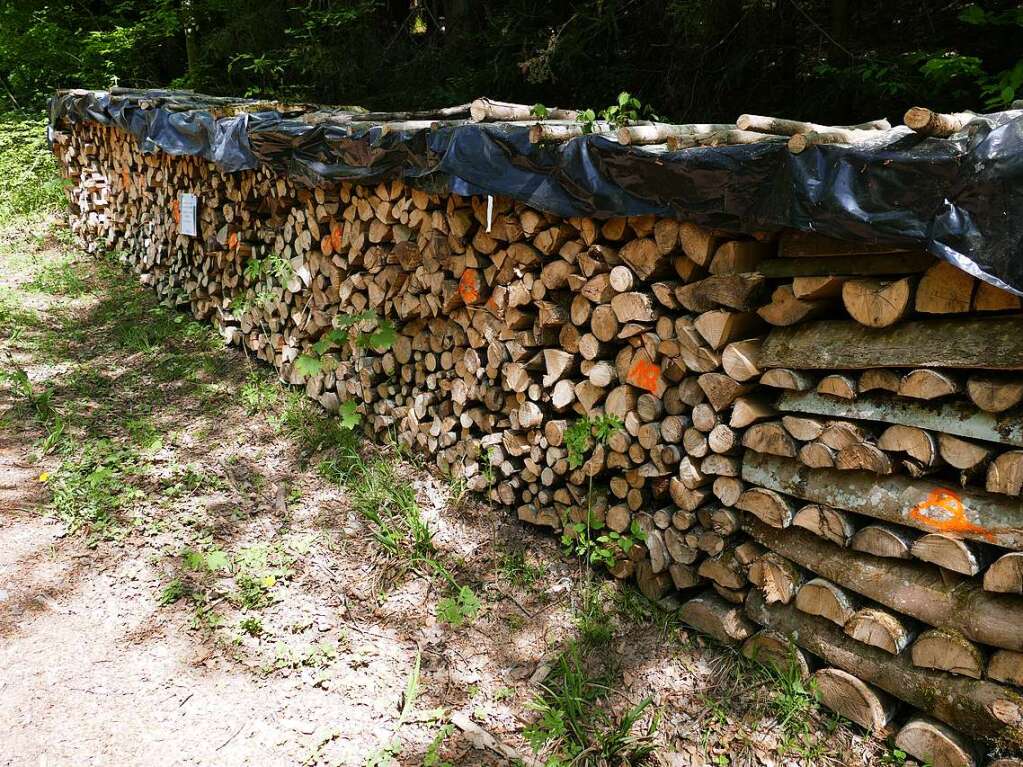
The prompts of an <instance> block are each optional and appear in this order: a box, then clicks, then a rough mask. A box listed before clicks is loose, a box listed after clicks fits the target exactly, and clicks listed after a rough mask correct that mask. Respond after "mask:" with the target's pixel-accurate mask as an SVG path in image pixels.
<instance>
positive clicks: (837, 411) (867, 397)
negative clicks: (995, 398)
mask: <svg viewBox="0 0 1023 767" xmlns="http://www.w3.org/2000/svg"><path fill="white" fill-rule="evenodd" d="M760 359H761V360H762V359H763V351H762V350H761V358H760ZM760 364H762V363H760ZM777 409H778V410H781V411H782V412H788V413H810V414H813V415H827V416H836V417H840V418H857V419H861V420H864V421H880V422H882V423H892V424H901V425H902V426H914V427H916V428H919V429H928V430H930V431H936V432H941V433H943V434H954V435H955V436H957V437H966V438H967V439H981V440H984V441H986V442H1000V443H1001V444H1003V445H1011V446H1013V447H1023V419H1020V417H1019V416H1018V415H1006V416H1001V415H996V414H994V413H986V412H984V411H982V410H977V409H976V408H974V407H971V406H970V405H968V404H966V403H963V402H958V401H956V400H947V401H941V400H934V401H930V402H928V401H911V400H904V399H896V398H894V397H886V396H883V395H875V394H861V395H860V396H859V397H857V398H856V399H855V400H852V401H839V400H835V399H832V398H829V397H823V396H821V395H820V394H818V393H817V392H814V391H807V392H784V393H783V394H782V395H781V397H780V398H779V399H778V404H777Z"/></svg>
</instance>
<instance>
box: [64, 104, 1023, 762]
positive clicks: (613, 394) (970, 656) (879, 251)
mask: <svg viewBox="0 0 1023 767" xmlns="http://www.w3.org/2000/svg"><path fill="white" fill-rule="evenodd" d="M485 106H487V108H488V109H497V108H498V107H495V106H494V103H493V102H489V105H485ZM507 106H514V105H504V106H503V107H500V108H501V109H503V108H505V107H507ZM520 111H521V110H520ZM509 114H510V115H511V118H512V119H528V118H525V117H523V116H522V114H520V112H515V113H514V114H512V113H511V112H509ZM568 119H571V118H568ZM765 121H767V122H765ZM907 122H908V121H907ZM789 123H791V121H783V120H774V119H773V118H758V117H756V116H748V115H746V116H743V118H740V120H739V121H738V123H737V125H738V127H737V128H736V130H752V131H758V130H759V131H769V132H770V133H771V135H779V134H781V135H790V136H796V135H804V134H805V133H806V132H807V131H810V132H814V131H815V129H816V128H821V127H822V126H813V125H812V124H808V123H799V124H791V125H790V124H789ZM632 127H634V128H635V130H634V131H633V132H634V133H635V134H636V135H635V136H631V135H630V136H628V138H629V140H635V141H636V142H643V141H647V140H653V139H654V138H656V137H660V139H659V140H664V139H665V138H670V137H671V136H672V135H675V136H676V137H677V136H679V135H682V134H683V133H685V131H682V130H679V131H676V132H675V133H674V134H672V133H671V132H670V131H665V130H663V129H661V128H659V127H657V126H656V124H655V125H653V126H632ZM644 127H649V128H650V130H640V128H644ZM676 127H678V126H676ZM884 127H886V124H885V125H882V124H881V123H880V122H875V123H870V124H866V125H863V126H853V127H851V128H843V129H842V130H845V131H851V132H853V133H857V132H867V131H874V132H876V131H877V130H878V129H882V128H884ZM724 129H728V126H724V127H722V126H701V128H700V130H705V131H721V130H724ZM797 129H798V130H797ZM834 130H837V129H834ZM690 132H691V131H690ZM832 132H833V130H832ZM816 133H818V134H820V135H823V136H827V135H828V132H827V131H823V130H822V131H816ZM662 134H665V135H662ZM832 139H834V136H832ZM820 140H822V141H824V140H830V139H826V138H825V139H820ZM836 140H837V139H836ZM56 151H57V153H58V156H59V157H60V159H61V161H62V162H63V164H64V168H65V170H66V173H67V176H68V177H69V178H70V179H72V181H73V185H72V186H71V187H70V188H69V190H68V194H69V197H70V200H71V203H72V208H71V210H72V215H71V225H72V228H73V230H74V232H75V233H76V234H77V235H78V236H79V237H80V238H82V240H83V241H84V242H85V243H87V244H88V245H89V246H90V247H91V248H98V247H100V246H103V247H107V248H109V249H112V250H114V251H117V252H120V253H121V254H122V257H123V259H124V260H125V261H126V262H127V263H128V264H129V265H130V266H131V267H132V268H133V269H135V270H136V271H137V272H138V273H139V274H140V278H141V280H142V281H143V283H145V284H147V285H150V286H151V287H152V288H153V289H154V290H156V291H157V292H158V293H159V295H161V296H162V297H163V298H165V299H167V300H168V301H171V302H174V303H176V304H178V305H181V306H183V307H185V306H187V307H188V309H189V310H190V311H191V312H192V313H193V314H195V316H197V317H199V318H203V319H207V320H209V321H211V322H212V323H214V324H215V325H216V326H217V327H218V328H219V330H220V332H221V333H222V334H223V336H224V338H225V340H226V341H227V342H228V343H232V344H237V345H240V346H242V347H243V348H244V349H245V350H246V351H247V352H249V353H252V354H254V355H255V356H257V357H258V358H260V359H262V360H265V361H266V362H267V363H269V364H271V365H273V366H274V367H275V369H277V370H278V371H279V372H280V375H281V377H282V378H283V379H284V380H286V381H288V382H290V383H293V384H301V385H304V386H305V388H306V392H307V394H308V395H309V396H310V397H313V398H315V399H316V400H317V401H318V402H319V403H321V404H322V405H323V406H324V407H325V408H327V409H328V410H332V411H336V410H338V409H339V408H341V407H343V406H345V405H346V404H347V403H355V404H356V406H357V410H358V412H359V413H360V414H361V416H362V424H363V427H364V428H365V429H366V430H367V431H368V432H369V433H371V434H373V435H374V436H375V437H376V438H378V439H390V438H393V439H396V440H397V441H398V442H399V443H400V444H401V445H403V446H405V447H407V448H410V449H414V450H416V451H418V452H420V453H423V454H426V455H428V456H431V458H432V460H433V461H435V462H436V464H437V466H438V467H439V468H440V470H441V471H443V472H445V473H446V474H449V475H450V476H452V477H454V478H458V479H462V480H464V481H465V482H466V484H467V486H468V487H469V488H471V489H474V490H477V491H480V492H484V493H486V494H487V495H488V496H489V498H490V499H491V500H492V501H494V502H495V503H497V504H500V505H501V506H504V507H508V508H509V509H514V510H515V513H516V514H517V516H518V518H519V519H522V520H525V521H528V522H530V523H533V524H539V525H545V526H548V527H550V528H553V529H555V530H559V531H564V532H566V533H567V534H568V535H569V536H570V537H571V536H578V535H583V534H585V535H589V534H592V535H594V536H596V535H597V534H599V533H593V532H590V533H583V532H580V530H579V528H580V527H585V525H586V523H587V520H589V524H590V526H591V527H596V528H599V529H600V530H601V531H602V533H607V532H610V531H613V532H615V533H619V534H622V535H632V536H633V537H635V538H637V539H642V541H643V543H642V545H637V546H633V547H631V548H629V549H628V550H618V551H616V552H615V554H616V556H615V558H614V563H613V565H612V566H611V567H610V570H611V572H612V573H613V574H614V575H615V576H616V577H620V578H628V577H635V579H636V580H637V582H638V584H639V587H640V588H641V589H642V591H643V592H644V593H645V594H646V595H647V596H649V597H651V598H653V599H660V598H661V597H664V596H665V595H667V594H668V593H669V592H671V591H673V590H678V591H682V592H685V593H684V596H683V601H684V604H683V605H682V608H681V612H682V617H683V618H684V620H686V621H687V622H688V623H690V624H691V625H693V626H695V627H696V628H698V629H700V630H702V631H704V632H706V633H708V634H709V635H711V636H713V637H715V638H716V639H718V640H719V641H722V642H726V643H732V644H740V643H741V644H742V650H743V652H744V653H746V654H747V655H749V656H751V657H756V658H758V659H759V660H761V661H765V662H771V663H776V664H780V665H785V666H790V665H792V664H795V669H796V672H797V673H800V674H801V675H802V676H804V677H809V676H811V675H812V676H813V678H814V679H815V680H816V686H817V689H818V690H819V693H820V696H821V698H822V700H823V702H824V703H825V704H826V705H828V706H829V707H831V708H832V709H834V710H835V711H837V712H838V713H840V714H842V715H843V716H845V717H847V718H849V719H851V720H852V721H855V722H857V723H859V724H861V725H863V726H864V727H866V728H868V729H871V730H875V731H879V732H894V731H895V730H894V729H893V728H897V724H896V723H899V724H902V725H903V726H902V727H901V730H899V732H898V736H897V739H896V742H897V743H898V744H899V745H900V748H902V749H903V750H905V751H907V752H908V753H910V754H912V755H913V756H915V757H917V758H918V759H921V760H924V761H928V762H930V763H933V764H950V765H951V764H976V763H978V762H977V761H976V760H977V757H978V756H979V754H980V752H979V750H978V746H979V744H980V743H985V744H988V745H990V744H992V743H996V744H998V745H999V747H1000V748H1002V749H1003V751H1004V753H1015V752H1013V751H1012V749H1013V748H1015V749H1017V751H1018V750H1019V748H1020V745H1021V744H1023V694H1021V693H1020V690H1019V687H1020V686H1023V508H1021V505H1020V499H1019V496H1020V491H1021V487H1023V419H1021V418H1020V415H1019V414H1020V407H1019V406H1020V402H1021V401H1023V377H1021V376H1020V375H1019V374H1018V372H1014V371H1020V370H1023V341H1021V340H1020V339H1023V315H1021V313H1020V310H1021V304H1020V300H1019V298H1017V297H1016V296H1015V295H1013V294H1011V293H1009V292H1006V291H1002V290H999V289H997V288H994V287H992V286H990V285H988V284H987V283H983V282H979V281H977V280H975V279H974V278H973V277H971V276H969V275H968V274H966V273H965V272H962V271H960V270H958V269H957V268H955V267H954V266H951V265H949V264H947V263H945V262H939V261H937V260H935V259H934V258H933V257H932V256H930V255H928V254H926V253H922V252H915V251H906V250H904V249H902V248H900V247H898V246H895V245H887V244H863V243H852V242H845V241H837V240H830V239H827V238H824V237H821V236H818V235H812V234H803V233H798V232H792V231H786V232H782V233H780V234H768V233H759V234H756V235H754V236H749V235H740V234H737V233H734V232H725V231H718V230H713V229H709V228H706V227H702V226H698V225H696V224H693V223H688V222H680V221H676V220H673V219H666V218H655V217H652V216H649V217H630V218H611V219H606V220H594V219H589V218H568V219H562V218H559V217H557V216H554V215H551V214H548V213H544V212H541V211H538V210H535V209H532V208H530V207H528V206H526V205H525V204H523V203H521V202H517V201H512V200H508V199H502V198H492V199H489V200H488V199H487V198H463V197H459V196H457V195H453V194H449V195H438V194H434V193H429V192H426V191H423V190H421V189H418V188H414V187H411V186H408V185H406V184H404V183H403V182H401V181H397V180H395V181H387V182H382V183H378V184H375V185H365V186H358V185H350V184H347V183H342V184H333V185H331V184H324V185H321V186H318V187H315V188H307V187H304V186H299V185H297V184H295V183H294V182H293V181H292V180H291V179H290V178H289V177H287V176H286V175H280V174H278V173H276V172H274V171H273V170H271V169H270V168H268V167H261V168H260V169H258V170H255V171H245V172H241V173H234V174H224V173H221V172H220V171H219V170H218V169H217V168H216V166H214V165H212V164H210V163H207V162H205V161H202V160H198V159H196V158H194V157H171V156H169V155H167V154H148V155H146V154H142V152H141V151H140V147H139V146H138V144H137V142H135V140H134V139H133V138H132V137H130V136H128V135H125V134H123V133H120V132H118V131H116V130H114V129H111V128H105V127H101V126H99V125H96V124H93V123H88V122H80V123H76V124H75V125H74V126H73V130H71V131H69V132H67V133H61V134H58V135H57V142H56ZM181 192H193V193H195V194H197V195H198V196H199V198H200V205H199V230H200V231H199V236H197V237H186V236H184V235H182V234H181V233H180V232H179V231H178V229H179V226H178V216H179V215H180V213H179V211H178V210H177V207H176V206H177V200H178V194H179V193H181ZM367 313H372V314H371V315H370V314H367ZM342 317H349V318H355V319H353V320H352V322H354V323H355V326H356V327H358V328H366V329H372V328H373V327H374V322H376V320H374V319H372V318H371V317H375V318H382V319H386V320H388V321H391V322H393V324H394V326H395V330H396V335H395V339H394V341H393V343H390V344H382V345H381V346H380V347H377V348H373V347H372V345H360V344H358V343H356V340H355V336H354V335H353V337H352V338H351V340H347V341H344V342H339V343H336V344H327V345H326V346H325V347H324V346H323V344H324V340H325V339H326V338H328V336H329V335H330V334H331V332H332V331H333V330H334V329H336V328H337V327H338V319H339V318H342ZM304 357H315V358H316V359H317V360H318V364H317V366H316V369H315V371H313V372H310V371H308V370H303V369H302V366H301V365H300V364H298V361H299V360H300V359H301V358H304ZM584 419H589V421H590V422H594V423H596V422H600V421H602V420H603V422H604V423H613V424H620V428H614V429H611V430H610V432H608V433H606V434H605V435H604V437H603V438H602V439H599V440H598V439H596V438H594V437H593V436H592V432H590V439H589V441H588V443H587V444H586V445H585V446H584V447H585V449H583V450H580V448H579V446H578V444H576V443H577V436H578V429H577V424H579V423H580V421H582V420H584ZM573 433H575V434H576V436H575V437H573ZM580 523H582V524H580ZM636 530H641V531H642V533H640V534H637V533H636V532H635V531H636ZM789 637H793V638H794V640H795V642H796V645H797V646H795V647H793V646H792V645H791V644H790V642H789V639H788V638H789ZM899 701H901V703H899ZM974 739H976V740H974ZM999 753H1002V752H999Z"/></svg>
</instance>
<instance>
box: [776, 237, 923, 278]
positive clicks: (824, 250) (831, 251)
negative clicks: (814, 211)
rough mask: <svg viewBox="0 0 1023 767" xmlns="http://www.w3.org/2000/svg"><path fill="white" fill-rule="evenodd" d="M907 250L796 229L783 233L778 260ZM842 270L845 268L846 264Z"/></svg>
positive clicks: (891, 244) (780, 239) (890, 243)
mask: <svg viewBox="0 0 1023 767" xmlns="http://www.w3.org/2000/svg"><path fill="white" fill-rule="evenodd" d="M906 249H907V246H906V245H903V244H897V243H892V242H862V241H860V240H839V239H835V238H834V237H826V236H825V235H823V234H818V233H817V232H801V231H797V230H795V229H791V230H788V231H785V232H783V233H782V235H781V237H780V238H779V239H778V258H801V257H805V258H822V257H827V256H866V255H870V254H873V255H878V254H884V253H900V252H902V251H905V250H906ZM857 260H858V259H857ZM835 263H836V267H835V268H836V269H838V268H839V266H838V262H835ZM841 268H845V266H844V262H843V265H842V267H841ZM835 274H838V272H835Z"/></svg>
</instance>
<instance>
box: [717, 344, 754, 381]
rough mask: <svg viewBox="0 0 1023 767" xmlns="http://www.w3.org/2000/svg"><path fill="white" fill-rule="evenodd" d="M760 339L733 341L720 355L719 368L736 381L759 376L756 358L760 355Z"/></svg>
mask: <svg viewBox="0 0 1023 767" xmlns="http://www.w3.org/2000/svg"><path fill="white" fill-rule="evenodd" d="M760 344H761V339H759V338H752V339H749V340H746V341H733V342H732V343H730V344H728V345H727V346H726V347H725V349H724V351H723V352H722V353H721V367H723V368H724V370H725V372H726V373H727V374H728V375H729V376H730V377H731V378H734V379H735V380H736V381H748V380H750V379H751V378H756V377H757V376H759V375H760V369H759V368H758V367H757V358H758V356H759V353H760Z"/></svg>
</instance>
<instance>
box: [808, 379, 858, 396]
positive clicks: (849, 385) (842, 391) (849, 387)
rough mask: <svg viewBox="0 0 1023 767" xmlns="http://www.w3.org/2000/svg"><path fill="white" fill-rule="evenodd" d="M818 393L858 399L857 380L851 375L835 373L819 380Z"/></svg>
mask: <svg viewBox="0 0 1023 767" xmlns="http://www.w3.org/2000/svg"><path fill="white" fill-rule="evenodd" d="M817 393H818V394H826V395H828V396H830V397H838V398H839V399H856V381H855V380H853V379H852V378H850V377H849V376H844V375H840V374H838V373H833V374H831V375H827V376H824V377H823V378H822V379H821V380H820V381H818V382H817Z"/></svg>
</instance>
